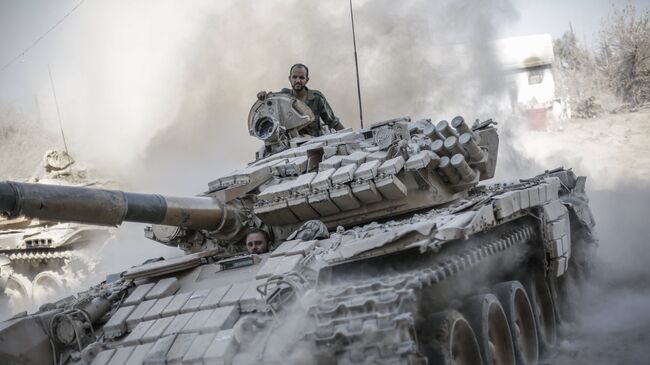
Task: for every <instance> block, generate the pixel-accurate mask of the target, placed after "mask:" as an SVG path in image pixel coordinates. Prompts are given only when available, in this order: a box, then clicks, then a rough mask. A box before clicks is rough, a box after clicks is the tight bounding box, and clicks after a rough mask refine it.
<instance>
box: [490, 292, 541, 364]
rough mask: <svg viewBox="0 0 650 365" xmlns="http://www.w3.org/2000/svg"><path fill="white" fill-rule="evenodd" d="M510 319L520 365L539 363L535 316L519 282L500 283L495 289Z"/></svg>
mask: <svg viewBox="0 0 650 365" xmlns="http://www.w3.org/2000/svg"><path fill="white" fill-rule="evenodd" d="M493 292H494V294H495V295H496V296H497V298H498V299H499V301H500V302H501V306H502V307H503V311H504V312H505V314H506V318H507V319H508V326H509V328H510V335H511V336H512V343H513V345H514V349H515V358H516V360H517V364H518V365H532V364H537V363H538V362H539V346H538V342H537V328H536V327H535V315H534V314H533V308H532V307H531V305H530V301H529V300H528V295H527V294H526V290H525V289H524V286H523V285H521V283H520V282H519V281H508V282H504V283H499V284H497V285H496V286H495V287H494V288H493Z"/></svg>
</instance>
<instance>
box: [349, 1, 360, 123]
mask: <svg viewBox="0 0 650 365" xmlns="http://www.w3.org/2000/svg"><path fill="white" fill-rule="evenodd" d="M350 20H351V21H352V44H353V45H354V68H355V70H356V72H357V95H358V96H359V123H361V128H362V129H363V108H362V107H361V86H360V84H359V60H358V59H357V37H356V35H355V33H354V14H353V13H352V0H350Z"/></svg>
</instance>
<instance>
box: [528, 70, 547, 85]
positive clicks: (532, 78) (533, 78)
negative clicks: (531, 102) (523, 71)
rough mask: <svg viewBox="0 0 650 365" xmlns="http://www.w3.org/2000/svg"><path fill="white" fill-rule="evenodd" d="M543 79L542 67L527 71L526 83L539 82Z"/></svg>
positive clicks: (533, 83)
mask: <svg viewBox="0 0 650 365" xmlns="http://www.w3.org/2000/svg"><path fill="white" fill-rule="evenodd" d="M542 81H544V69H537V70H530V71H529V72H528V85H535V84H541V83H542Z"/></svg>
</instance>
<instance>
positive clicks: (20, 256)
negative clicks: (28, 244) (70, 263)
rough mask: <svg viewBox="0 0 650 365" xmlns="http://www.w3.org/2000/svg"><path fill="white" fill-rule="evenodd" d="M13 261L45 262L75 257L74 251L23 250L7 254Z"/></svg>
mask: <svg viewBox="0 0 650 365" xmlns="http://www.w3.org/2000/svg"><path fill="white" fill-rule="evenodd" d="M6 255H7V257H8V258H9V260H11V261H22V260H27V261H43V260H46V261H47V260H60V259H70V258H71V257H72V255H73V252H72V250H56V251H54V250H22V251H13V252H8V253H6Z"/></svg>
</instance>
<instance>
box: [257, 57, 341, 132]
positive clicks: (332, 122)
mask: <svg viewBox="0 0 650 365" xmlns="http://www.w3.org/2000/svg"><path fill="white" fill-rule="evenodd" d="M308 81H309V69H308V68H307V66H305V65H303V64H302V63H296V64H295V65H293V66H291V68H290V69H289V82H290V83H291V89H286V88H285V89H282V90H281V91H280V92H281V93H283V94H290V95H292V96H294V97H295V98H296V99H298V100H300V101H303V102H305V103H306V104H307V106H309V108H310V109H311V110H312V111H313V112H314V116H315V117H316V120H315V121H314V122H313V123H312V124H310V125H308V126H307V127H305V128H304V129H303V130H302V132H303V133H307V134H309V135H311V136H314V137H318V136H320V135H321V126H322V125H323V123H324V124H325V125H326V126H328V127H329V128H330V129H334V130H337V131H339V130H341V129H343V124H341V122H340V121H339V118H337V117H336V116H335V115H334V112H333V111H332V108H331V107H330V105H329V104H328V103H327V100H326V99H325V96H324V95H323V94H322V93H321V92H320V91H318V90H311V89H309V88H307V82H308ZM266 94H267V93H266V91H260V92H259V93H257V98H258V99H260V100H264V99H265V98H266Z"/></svg>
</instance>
